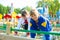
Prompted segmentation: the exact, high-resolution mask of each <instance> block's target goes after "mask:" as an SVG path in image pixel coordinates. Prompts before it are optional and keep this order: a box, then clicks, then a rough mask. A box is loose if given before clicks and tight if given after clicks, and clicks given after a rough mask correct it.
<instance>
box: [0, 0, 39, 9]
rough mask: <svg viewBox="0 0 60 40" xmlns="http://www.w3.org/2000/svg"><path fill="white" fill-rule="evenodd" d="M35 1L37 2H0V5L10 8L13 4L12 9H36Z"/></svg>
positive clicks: (7, 0)
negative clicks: (26, 7)
mask: <svg viewBox="0 0 60 40" xmlns="http://www.w3.org/2000/svg"><path fill="white" fill-rule="evenodd" d="M37 1H39V0H0V4H2V5H4V6H11V3H13V7H15V8H23V7H25V6H30V7H36V6H37Z"/></svg>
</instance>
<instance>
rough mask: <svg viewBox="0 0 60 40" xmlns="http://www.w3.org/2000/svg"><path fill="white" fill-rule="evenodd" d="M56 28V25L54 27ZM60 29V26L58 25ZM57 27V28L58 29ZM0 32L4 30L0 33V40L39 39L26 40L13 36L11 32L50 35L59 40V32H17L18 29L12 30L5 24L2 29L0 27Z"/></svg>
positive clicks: (22, 38)
mask: <svg viewBox="0 0 60 40" xmlns="http://www.w3.org/2000/svg"><path fill="white" fill-rule="evenodd" d="M56 26H57V25H56ZM59 27H60V25H59ZM59 27H57V28H59ZM0 30H4V33H0V39H1V40H39V39H36V38H35V39H32V38H28V37H21V36H17V35H13V34H12V33H11V32H12V31H18V32H32V33H39V34H50V35H54V36H56V38H55V39H58V40H60V39H59V38H60V32H54V31H53V32H42V31H34V30H31V31H30V30H20V29H19V30H18V29H14V28H12V27H9V26H7V25H6V24H3V26H2V27H0Z"/></svg>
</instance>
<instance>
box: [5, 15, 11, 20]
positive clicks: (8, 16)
mask: <svg viewBox="0 0 60 40" xmlns="http://www.w3.org/2000/svg"><path fill="white" fill-rule="evenodd" d="M4 18H5V19H8V18H12V17H11V15H8V14H6V15H5V16H4Z"/></svg>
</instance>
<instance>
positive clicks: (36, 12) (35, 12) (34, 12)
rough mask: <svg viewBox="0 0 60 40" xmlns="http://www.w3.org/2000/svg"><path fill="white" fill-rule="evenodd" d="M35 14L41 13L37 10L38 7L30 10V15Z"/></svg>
mask: <svg viewBox="0 0 60 40" xmlns="http://www.w3.org/2000/svg"><path fill="white" fill-rule="evenodd" d="M35 14H39V13H38V11H37V10H36V9H32V10H31V11H30V16H31V15H35Z"/></svg>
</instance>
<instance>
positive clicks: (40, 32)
mask: <svg viewBox="0 0 60 40" xmlns="http://www.w3.org/2000/svg"><path fill="white" fill-rule="evenodd" d="M11 31H19V32H31V33H39V34H51V35H58V36H60V32H45V31H34V30H17V29H13V28H11Z"/></svg>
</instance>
